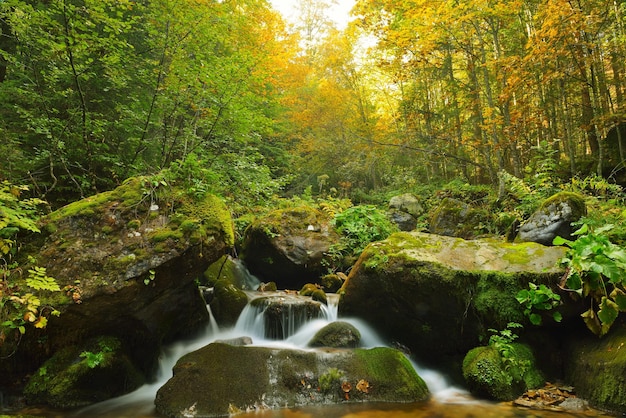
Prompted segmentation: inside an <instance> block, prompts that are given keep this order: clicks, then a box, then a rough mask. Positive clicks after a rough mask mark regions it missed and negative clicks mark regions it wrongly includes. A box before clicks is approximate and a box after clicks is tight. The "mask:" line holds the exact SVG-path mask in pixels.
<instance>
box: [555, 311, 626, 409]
mask: <svg viewBox="0 0 626 418" xmlns="http://www.w3.org/2000/svg"><path fill="white" fill-rule="evenodd" d="M567 351H568V355H567V358H566V362H565V367H566V381H567V382H568V383H569V384H571V385H573V386H574V387H575V388H576V393H577V395H578V396H580V397H582V398H584V399H586V400H588V401H589V403H590V404H591V405H592V406H594V407H596V408H600V409H604V410H610V411H615V412H620V413H626V324H624V322H623V321H622V322H619V323H614V324H613V327H612V328H611V331H610V332H609V334H607V335H606V336H604V337H603V338H602V339H598V338H597V337H596V336H594V335H591V333H586V334H582V335H581V334H579V335H576V336H574V337H572V338H571V339H570V340H569V341H568V342H567Z"/></svg>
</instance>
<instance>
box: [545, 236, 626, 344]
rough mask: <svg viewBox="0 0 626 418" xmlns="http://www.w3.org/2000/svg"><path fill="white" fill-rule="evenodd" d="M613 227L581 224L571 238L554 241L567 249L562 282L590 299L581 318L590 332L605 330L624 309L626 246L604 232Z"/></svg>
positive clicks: (559, 238) (625, 301)
mask: <svg viewBox="0 0 626 418" xmlns="http://www.w3.org/2000/svg"><path fill="white" fill-rule="evenodd" d="M612 228H613V225H606V226H604V227H602V228H598V229H597V230H596V231H595V232H594V231H592V230H591V228H590V227H589V226H588V225H586V224H584V225H583V226H582V227H581V228H580V229H578V230H577V231H576V232H574V235H576V236H578V237H577V238H576V240H575V241H570V240H567V239H565V238H562V237H556V238H555V239H554V244H555V245H566V246H568V247H569V250H568V252H567V254H566V256H565V257H564V258H563V260H562V264H563V265H565V266H566V267H567V276H566V278H565V285H566V286H567V288H568V289H570V290H571V291H573V292H575V293H577V294H578V295H579V296H581V297H588V298H590V299H591V307H590V308H589V310H587V311H586V312H584V313H583V314H582V318H583V320H584V321H585V324H586V325H587V328H589V329H590V330H591V331H592V332H593V333H594V334H596V335H599V336H602V335H604V334H606V333H607V332H608V331H609V329H610V328H611V325H613V322H615V320H616V319H617V316H618V315H619V313H620V312H626V250H625V249H624V248H623V247H621V246H618V245H616V244H614V243H613V242H611V241H610V240H609V239H608V238H607V236H606V235H605V234H604V233H605V232H606V231H609V230H611V229H612Z"/></svg>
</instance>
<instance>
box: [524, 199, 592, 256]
mask: <svg viewBox="0 0 626 418" xmlns="http://www.w3.org/2000/svg"><path fill="white" fill-rule="evenodd" d="M586 214H587V207H586V205H585V200H584V199H583V197H582V196H580V195H579V194H576V193H570V192H561V193H557V194H555V195H554V196H552V197H550V198H549V199H547V200H546V201H545V202H543V204H542V205H541V207H540V208H539V209H537V210H536V211H535V213H533V214H532V215H531V217H530V218H529V219H528V220H527V221H526V222H524V223H523V224H522V226H521V227H520V229H519V232H518V234H517V238H516V241H521V242H538V243H540V244H543V245H552V240H554V238H555V237H557V236H560V237H562V238H565V239H572V232H574V227H573V226H572V223H573V222H576V221H577V220H579V219H580V218H581V217H582V216H584V215H586Z"/></svg>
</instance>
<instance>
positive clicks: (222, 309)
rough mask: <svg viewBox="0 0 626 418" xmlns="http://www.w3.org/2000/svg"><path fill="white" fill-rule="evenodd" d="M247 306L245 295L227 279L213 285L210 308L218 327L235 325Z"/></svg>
mask: <svg viewBox="0 0 626 418" xmlns="http://www.w3.org/2000/svg"><path fill="white" fill-rule="evenodd" d="M247 304H248V296H247V295H246V293H245V292H244V291H243V290H241V288H239V287H238V286H237V285H235V284H233V283H231V282H230V281H229V280H228V279H220V280H218V281H217V282H216V283H215V285H214V290H213V299H212V300H211V304H210V306H211V312H212V313H213V315H214V317H215V320H216V321H217V323H218V324H219V325H221V326H231V325H235V323H236V322H237V319H238V318H239V315H241V312H242V311H243V308H245V307H246V305H247Z"/></svg>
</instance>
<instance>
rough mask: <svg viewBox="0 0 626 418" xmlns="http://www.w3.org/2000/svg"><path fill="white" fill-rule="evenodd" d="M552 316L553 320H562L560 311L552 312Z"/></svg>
mask: <svg viewBox="0 0 626 418" xmlns="http://www.w3.org/2000/svg"><path fill="white" fill-rule="evenodd" d="M552 318H554V321H555V322H561V321H562V320H563V315H561V312H554V313H553V314H552Z"/></svg>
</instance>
